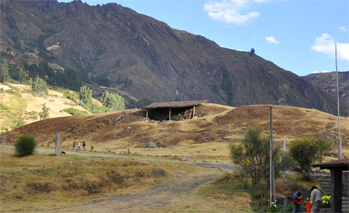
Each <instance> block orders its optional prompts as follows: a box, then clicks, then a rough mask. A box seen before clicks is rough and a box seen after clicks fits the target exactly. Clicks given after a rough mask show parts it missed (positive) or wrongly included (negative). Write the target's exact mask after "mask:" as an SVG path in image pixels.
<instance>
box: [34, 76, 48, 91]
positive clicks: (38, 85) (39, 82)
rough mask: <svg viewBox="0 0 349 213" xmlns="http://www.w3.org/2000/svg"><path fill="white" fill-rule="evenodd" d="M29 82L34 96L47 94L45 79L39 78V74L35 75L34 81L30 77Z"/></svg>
mask: <svg viewBox="0 0 349 213" xmlns="http://www.w3.org/2000/svg"><path fill="white" fill-rule="evenodd" d="M29 84H30V85H31V91H32V92H33V95H34V96H36V95H39V96H43V95H47V94H48V92H47V84H46V81H45V80H43V79H41V78H40V77H39V76H36V78H35V80H34V81H33V80H32V79H31V78H30V79H29Z"/></svg>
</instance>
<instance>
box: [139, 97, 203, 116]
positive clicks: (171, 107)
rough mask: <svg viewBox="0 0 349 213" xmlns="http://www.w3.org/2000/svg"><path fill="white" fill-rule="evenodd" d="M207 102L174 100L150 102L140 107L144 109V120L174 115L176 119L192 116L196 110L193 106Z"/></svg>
mask: <svg viewBox="0 0 349 213" xmlns="http://www.w3.org/2000/svg"><path fill="white" fill-rule="evenodd" d="M205 102H207V101H206V100H200V101H175V102H160V103H152V104H150V105H148V106H145V107H143V108H142V109H145V110H146V120H148V118H150V119H154V120H171V119H172V118H173V117H175V118H176V119H177V120H180V119H190V118H193V117H194V116H195V115H196V114H197V112H195V108H196V107H198V106H200V105H201V104H203V103H205Z"/></svg>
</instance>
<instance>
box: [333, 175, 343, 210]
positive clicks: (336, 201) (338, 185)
mask: <svg viewBox="0 0 349 213" xmlns="http://www.w3.org/2000/svg"><path fill="white" fill-rule="evenodd" d="M342 174H343V172H342V170H341V169H331V185H332V187H331V195H332V196H331V209H332V212H342V185H343V184H342Z"/></svg>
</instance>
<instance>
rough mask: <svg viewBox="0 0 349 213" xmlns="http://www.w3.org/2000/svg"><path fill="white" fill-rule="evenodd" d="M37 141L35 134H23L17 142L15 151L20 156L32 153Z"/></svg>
mask: <svg viewBox="0 0 349 213" xmlns="http://www.w3.org/2000/svg"><path fill="white" fill-rule="evenodd" d="M36 145H37V143H36V141H35V139H34V136H31V135H22V136H20V137H19V138H18V140H17V141H16V143H15V151H16V155H17V156H18V157H24V156H28V155H32V154H33V153H34V150H35V147H36Z"/></svg>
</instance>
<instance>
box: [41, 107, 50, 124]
mask: <svg viewBox="0 0 349 213" xmlns="http://www.w3.org/2000/svg"><path fill="white" fill-rule="evenodd" d="M39 116H40V120H44V119H46V118H48V117H49V116H50V108H49V107H46V103H44V104H43V105H42V112H39Z"/></svg>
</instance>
